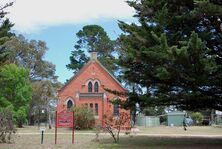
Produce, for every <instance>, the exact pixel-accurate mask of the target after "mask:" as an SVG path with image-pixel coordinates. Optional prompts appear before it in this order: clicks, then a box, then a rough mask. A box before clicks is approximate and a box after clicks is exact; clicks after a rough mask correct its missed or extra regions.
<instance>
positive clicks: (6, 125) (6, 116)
mask: <svg viewBox="0 0 222 149" xmlns="http://www.w3.org/2000/svg"><path fill="white" fill-rule="evenodd" d="M11 109H12V108H0V142H2V143H10V142H11V139H12V134H14V133H15V131H16V129H15V127H14V124H13V111H12V110H11Z"/></svg>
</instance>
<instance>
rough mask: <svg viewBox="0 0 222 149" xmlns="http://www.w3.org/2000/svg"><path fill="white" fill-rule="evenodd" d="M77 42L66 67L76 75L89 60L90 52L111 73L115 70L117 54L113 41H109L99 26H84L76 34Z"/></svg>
mask: <svg viewBox="0 0 222 149" xmlns="http://www.w3.org/2000/svg"><path fill="white" fill-rule="evenodd" d="M76 36H77V37H78V41H77V42H76V45H75V46H74V50H73V51H72V53H71V56H70V64H68V65H67V68H68V69H71V70H73V71H74V73H76V72H77V71H79V69H81V68H82V66H83V65H84V64H85V63H86V62H87V61H88V60H89V56H88V55H89V53H90V52H97V56H98V59H99V61H100V62H101V63H102V64H103V65H104V66H105V67H106V68H107V69H108V70H109V71H111V72H112V73H114V71H115V70H116V69H117V65H116V63H117V59H116V58H115V54H114V53H115V52H117V51H116V50H115V49H116V44H115V41H113V40H111V39H110V38H109V37H108V35H107V33H106V32H105V30H104V29H103V28H102V27H101V26H99V25H86V26H84V27H83V28H82V30H80V31H79V32H78V33H76Z"/></svg>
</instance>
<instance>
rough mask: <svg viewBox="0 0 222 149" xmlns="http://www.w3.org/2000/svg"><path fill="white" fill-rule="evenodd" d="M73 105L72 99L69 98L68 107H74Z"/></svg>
mask: <svg viewBox="0 0 222 149" xmlns="http://www.w3.org/2000/svg"><path fill="white" fill-rule="evenodd" d="M72 106H73V102H72V100H68V102H67V109H70V108H72Z"/></svg>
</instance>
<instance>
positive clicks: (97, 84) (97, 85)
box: [94, 82, 99, 92]
mask: <svg viewBox="0 0 222 149" xmlns="http://www.w3.org/2000/svg"><path fill="white" fill-rule="evenodd" d="M94 92H99V83H98V82H96V83H95V84H94Z"/></svg>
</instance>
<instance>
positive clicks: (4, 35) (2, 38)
mask: <svg viewBox="0 0 222 149" xmlns="http://www.w3.org/2000/svg"><path fill="white" fill-rule="evenodd" d="M12 4H13V3H6V4H3V3H0V65H2V64H3V63H5V61H7V56H8V54H9V53H8V52H7V50H6V48H5V46H4V43H5V42H6V41H8V40H9V37H11V36H13V35H14V34H13V33H11V32H10V30H11V27H12V26H13V24H12V23H11V22H10V21H9V19H6V18H5V15H6V14H7V13H8V12H6V11H5V9H6V8H7V7H10V6H12Z"/></svg>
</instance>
